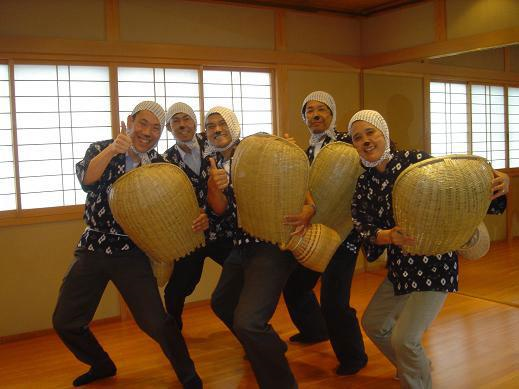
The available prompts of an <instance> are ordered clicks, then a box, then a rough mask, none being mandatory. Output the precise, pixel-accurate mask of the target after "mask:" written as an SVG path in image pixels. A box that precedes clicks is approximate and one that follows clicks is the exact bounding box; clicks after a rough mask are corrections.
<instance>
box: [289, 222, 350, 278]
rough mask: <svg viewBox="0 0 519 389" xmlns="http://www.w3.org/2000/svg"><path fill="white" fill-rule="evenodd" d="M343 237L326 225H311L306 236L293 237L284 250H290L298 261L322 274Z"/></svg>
mask: <svg viewBox="0 0 519 389" xmlns="http://www.w3.org/2000/svg"><path fill="white" fill-rule="evenodd" d="M341 242H342V240H341V237H340V236H339V234H338V233H337V232H335V231H334V230H333V229H331V228H330V227H327V226H325V225H324V224H311V225H310V226H309V227H308V229H307V230H306V232H305V234H304V235H295V236H292V237H291V239H290V240H289V241H288V243H287V244H286V245H284V246H283V247H282V250H290V251H292V254H294V257H296V259H297V261H298V262H299V263H300V264H301V265H303V266H305V267H307V268H309V269H311V270H314V271H318V272H320V273H322V272H323V271H324V270H325V269H326V267H327V266H328V263H330V260H331V259H332V256H333V254H335V251H337V248H338V247H339V245H340V244H341Z"/></svg>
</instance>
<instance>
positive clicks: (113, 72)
mask: <svg viewBox="0 0 519 389" xmlns="http://www.w3.org/2000/svg"><path fill="white" fill-rule="evenodd" d="M108 72H109V76H108V77H109V80H110V118H111V120H112V138H114V139H115V138H116V137H117V135H118V134H119V132H120V131H121V127H120V121H121V118H120V117H119V77H118V75H117V66H115V65H114V64H110V65H109V69H108ZM122 120H126V118H123V119H122Z"/></svg>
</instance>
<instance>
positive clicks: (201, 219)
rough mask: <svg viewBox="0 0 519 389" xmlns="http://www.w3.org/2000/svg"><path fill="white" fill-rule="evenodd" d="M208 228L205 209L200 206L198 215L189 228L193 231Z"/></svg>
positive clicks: (201, 230)
mask: <svg viewBox="0 0 519 389" xmlns="http://www.w3.org/2000/svg"><path fill="white" fill-rule="evenodd" d="M208 228H209V218H208V217H207V214H206V213H205V211H204V210H203V209H202V208H200V215H199V216H198V217H197V218H196V219H195V220H193V224H192V225H191V229H192V230H193V232H203V231H205V230H207V229H208Z"/></svg>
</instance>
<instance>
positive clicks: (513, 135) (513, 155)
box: [508, 88, 519, 167]
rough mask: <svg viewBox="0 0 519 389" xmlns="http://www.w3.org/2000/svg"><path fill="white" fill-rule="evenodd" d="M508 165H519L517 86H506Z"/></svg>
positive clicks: (518, 92) (518, 93)
mask: <svg viewBox="0 0 519 389" xmlns="http://www.w3.org/2000/svg"><path fill="white" fill-rule="evenodd" d="M508 139H509V158H510V159H509V163H510V165H509V167H519V88H508Z"/></svg>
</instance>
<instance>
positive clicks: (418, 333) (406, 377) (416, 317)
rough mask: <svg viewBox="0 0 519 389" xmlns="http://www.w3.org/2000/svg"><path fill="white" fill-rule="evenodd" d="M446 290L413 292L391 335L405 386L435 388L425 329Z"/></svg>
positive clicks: (442, 302) (399, 372)
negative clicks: (425, 342) (423, 339)
mask: <svg viewBox="0 0 519 389" xmlns="http://www.w3.org/2000/svg"><path fill="white" fill-rule="evenodd" d="M446 298H447V293H446V292H434V291H428V292H413V293H411V294H410V297H409V298H408V299H407V301H406V304H405V307H404V309H403V310H402V312H401V313H400V317H399V318H398V320H397V321H396V325H395V327H394V329H393V335H392V336H391V345H392V346H393V350H395V354H396V358H397V366H398V376H399V377H400V380H401V383H402V385H403V386H404V387H408V388H420V389H431V388H432V381H431V362H430V361H429V359H428V358H427V356H426V355H425V350H424V348H423V345H422V338H423V334H424V332H425V331H426V330H427V328H428V327H429V326H430V325H431V322H432V321H433V320H434V319H435V318H436V316H438V313H439V312H440V310H441V309H442V307H443V304H444V302H445V299H446Z"/></svg>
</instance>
